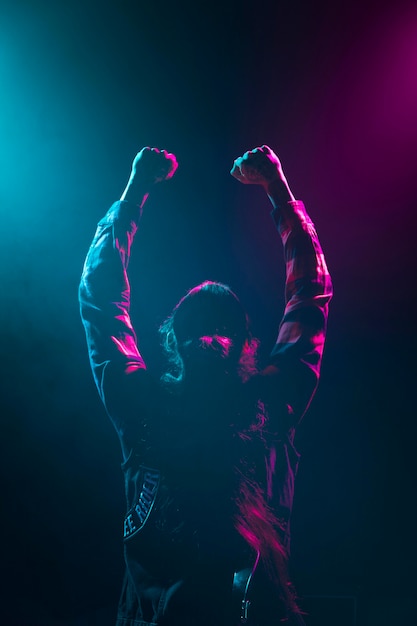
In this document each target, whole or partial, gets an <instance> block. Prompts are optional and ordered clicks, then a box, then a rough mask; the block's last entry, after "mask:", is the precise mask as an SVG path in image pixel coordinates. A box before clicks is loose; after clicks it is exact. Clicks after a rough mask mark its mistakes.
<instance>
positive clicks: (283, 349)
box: [231, 146, 332, 423]
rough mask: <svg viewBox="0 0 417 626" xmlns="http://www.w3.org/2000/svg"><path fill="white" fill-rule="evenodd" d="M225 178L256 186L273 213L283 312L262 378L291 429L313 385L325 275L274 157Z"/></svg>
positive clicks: (262, 154)
mask: <svg viewBox="0 0 417 626" xmlns="http://www.w3.org/2000/svg"><path fill="white" fill-rule="evenodd" d="M231 174H232V176H234V177H235V178H237V179H238V180H239V181H240V182H242V183H245V184H257V185H260V186H262V187H263V189H264V190H265V192H266V193H267V195H268V197H269V199H270V201H271V203H272V205H273V207H274V208H273V211H272V217H273V219H274V222H275V224H276V227H277V229H278V232H279V234H280V236H281V239H282V243H283V247H284V259H285V266H286V283H285V311H284V315H283V318H282V321H281V323H280V327H279V333H278V338H277V341H276V343H275V346H274V348H273V350H272V353H271V364H270V365H269V366H268V367H267V368H266V369H265V370H264V371H263V372H262V376H263V377H264V379H265V382H267V381H268V380H270V383H272V384H268V387H270V388H272V389H273V390H274V391H273V392H274V393H276V395H277V396H278V397H280V398H284V399H285V401H286V403H287V404H288V406H289V407H290V412H291V413H292V423H296V422H298V421H299V420H300V419H301V418H302V416H303V415H304V413H305V411H306V410H307V408H308V406H309V403H310V401H311V399H312V397H313V394H314V392H315V390H316V387H317V383H318V380H319V375H320V366H321V361H322V356H323V348H324V341H325V333H326V323H327V314H328V302H329V300H330V298H331V296H332V285H331V280H330V275H329V272H328V270H327V267H326V263H325V260H324V255H323V251H322V249H321V246H320V243H319V240H318V237H317V233H316V231H315V228H314V225H313V223H312V221H311V219H310V217H309V216H308V214H307V212H306V210H305V207H304V204H303V203H302V202H299V201H297V200H295V198H294V195H293V194H292V192H291V190H290V187H289V185H288V182H287V180H286V178H285V176H284V173H283V170H282V166H281V163H280V161H279V159H278V157H277V156H276V154H275V153H274V152H273V151H272V150H271V149H270V148H269V147H268V146H262V147H261V148H256V149H255V150H252V151H250V152H246V153H245V154H244V155H243V156H242V157H240V158H239V159H236V161H235V163H234V166H233V169H232V171H231Z"/></svg>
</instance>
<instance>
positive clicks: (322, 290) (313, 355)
mask: <svg viewBox="0 0 417 626" xmlns="http://www.w3.org/2000/svg"><path fill="white" fill-rule="evenodd" d="M272 216H273V219H274V221H275V223H276V226H277V228H278V231H279V233H280V236H281V239H282V243H283V247H284V260H285V266H286V283H285V311H284V316H283V319H282V321H281V324H280V328H279V333H278V338H277V341H276V344H275V347H274V349H273V351H272V359H273V363H274V365H275V366H276V367H278V369H279V370H280V371H282V372H284V373H285V374H286V375H287V377H288V379H287V382H286V384H287V385H288V389H289V390H291V387H293V400H292V402H293V404H294V405H297V406H296V412H297V413H298V416H299V417H301V416H302V414H303V413H304V412H305V410H306V408H307V406H308V403H309V402H310V400H311V397H312V395H313V393H314V390H315V388H316V386H317V382H318V379H319V375H320V367H321V361H322V356H323V349H324V342H325V334H326V325H327V316H328V303H329V300H330V299H331V296H332V284H331V279H330V275H329V272H328V269H327V266H326V262H325V259H324V254H323V251H322V248H321V245H320V242H319V239H318V236H317V233H316V230H315V228H314V225H313V223H312V221H311V219H310V217H309V216H308V214H307V212H306V210H305V207H304V205H303V203H302V202H298V201H290V202H287V203H286V204H282V205H280V206H279V207H277V208H276V209H274V210H273V212H272ZM285 374H284V375H285Z"/></svg>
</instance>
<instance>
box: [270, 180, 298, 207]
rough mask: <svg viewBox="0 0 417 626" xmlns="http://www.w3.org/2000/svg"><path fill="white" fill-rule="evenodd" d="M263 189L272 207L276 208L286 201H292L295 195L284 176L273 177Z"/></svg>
mask: <svg viewBox="0 0 417 626" xmlns="http://www.w3.org/2000/svg"><path fill="white" fill-rule="evenodd" d="M265 191H266V193H267V195H268V198H269V199H270V201H271V203H272V205H273V207H274V208H275V209H278V208H280V207H282V206H283V205H286V204H287V203H288V202H294V201H295V197H294V194H293V193H292V191H291V189H290V187H289V185H288V183H287V180H286V178H285V177H284V176H282V177H280V178H275V179H274V180H273V181H271V182H270V183H269V184H268V185H267V186H266V187H265Z"/></svg>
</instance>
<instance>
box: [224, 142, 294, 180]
mask: <svg viewBox="0 0 417 626" xmlns="http://www.w3.org/2000/svg"><path fill="white" fill-rule="evenodd" d="M230 173H231V175H232V176H234V177H235V178H236V179H237V180H239V181H240V182H241V183H244V184H246V185H262V186H263V187H265V188H267V187H268V186H269V185H270V184H271V183H272V182H273V181H274V180H276V179H279V178H284V175H283V172H282V167H281V163H280V161H279V159H278V157H277V155H276V154H275V152H274V151H273V150H271V148H269V147H268V146H262V147H260V148H255V149H254V150H248V152H245V154H244V155H243V156H241V157H239V158H238V159H236V160H235V161H234V163H233V167H232V170H231V172H230Z"/></svg>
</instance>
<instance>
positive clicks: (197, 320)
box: [159, 280, 259, 383]
mask: <svg viewBox="0 0 417 626" xmlns="http://www.w3.org/2000/svg"><path fill="white" fill-rule="evenodd" d="M159 332H160V335H161V344H162V347H163V349H164V352H165V356H166V358H167V361H168V369H167V371H166V372H165V373H164V374H163V376H162V380H163V381H164V382H166V383H179V382H181V381H182V380H183V378H184V372H185V368H184V361H183V358H182V356H181V351H182V350H183V349H184V346H185V345H186V344H187V342H189V341H190V339H191V338H198V337H199V336H200V333H201V334H208V333H209V332H212V333H213V334H214V333H216V334H222V333H226V334H227V336H229V337H230V339H231V342H232V347H233V349H234V350H235V351H239V354H238V358H237V373H238V375H239V376H240V377H241V379H242V380H244V381H246V380H248V379H249V378H250V377H251V376H252V375H253V374H255V373H256V372H257V351H258V346H259V341H258V339H255V338H253V337H251V334H250V332H249V322H248V318H247V315H246V313H245V311H244V309H243V307H242V305H241V303H240V301H239V299H238V298H237V296H236V295H235V294H234V292H233V291H232V290H231V289H230V287H229V286H228V285H225V284H223V283H219V282H213V281H208V280H207V281H205V282H203V283H201V284H200V285H197V286H196V287H193V289H190V290H189V291H188V292H187V293H186V295H185V296H184V297H183V298H181V300H180V301H179V302H178V304H177V305H176V306H175V307H174V310H173V312H172V313H171V315H170V316H169V317H168V318H167V319H166V320H165V321H164V322H163V323H162V324H161V326H160V327H159Z"/></svg>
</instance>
